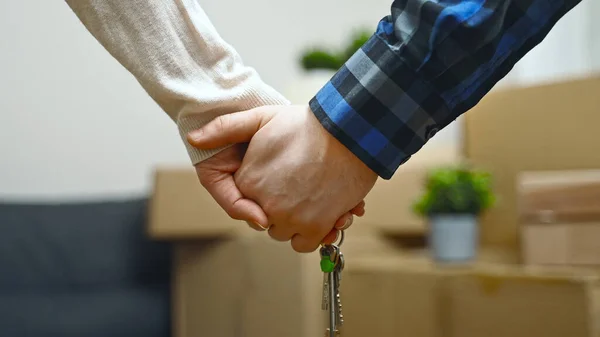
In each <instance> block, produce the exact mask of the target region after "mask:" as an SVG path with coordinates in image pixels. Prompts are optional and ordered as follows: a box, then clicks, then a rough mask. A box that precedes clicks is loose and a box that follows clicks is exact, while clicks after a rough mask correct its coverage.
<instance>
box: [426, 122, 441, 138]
mask: <svg viewBox="0 0 600 337" xmlns="http://www.w3.org/2000/svg"><path fill="white" fill-rule="evenodd" d="M438 131H440V128H439V127H438V126H437V125H435V124H434V125H430V126H429V127H428V128H427V134H426V135H425V138H426V139H425V140H426V141H427V140H430V139H431V137H433V136H435V134H436V133H438Z"/></svg>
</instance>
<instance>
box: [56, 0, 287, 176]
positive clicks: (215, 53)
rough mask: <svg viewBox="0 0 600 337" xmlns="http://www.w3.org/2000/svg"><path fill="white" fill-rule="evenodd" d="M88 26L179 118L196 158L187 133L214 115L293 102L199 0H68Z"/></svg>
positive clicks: (200, 156) (202, 155)
mask: <svg viewBox="0 0 600 337" xmlns="http://www.w3.org/2000/svg"><path fill="white" fill-rule="evenodd" d="M66 2H67V4H68V5H69V6H70V7H71V9H72V10H73V12H75V14H76V15H77V16H78V18H79V19H80V20H81V22H82V23H83V24H84V25H85V27H86V28H87V29H88V31H89V32H90V33H91V34H92V35H93V36H94V37H95V38H96V39H97V40H98V41H99V42H100V43H101V44H102V45H103V46H104V48H105V49H106V50H107V51H108V52H109V53H110V54H111V55H112V56H113V57H114V58H115V59H116V60H117V61H118V62H119V63H121V64H122V65H123V66H124V67H125V68H126V69H127V70H128V71H129V72H130V73H131V74H132V75H133V76H134V77H135V78H136V79H137V80H138V82H139V83H140V84H141V85H142V87H143V88H144V89H145V90H146V92H147V93H148V94H149V95H150V96H151V97H152V99H153V100H154V101H155V102H156V103H158V104H159V105H160V106H161V108H162V109H163V110H164V111H165V112H166V113H167V114H168V115H169V116H170V117H171V118H172V119H173V120H174V121H175V122H176V123H177V125H178V128H179V131H180V134H181V136H182V138H183V140H184V143H185V145H186V147H187V150H188V153H189V155H190V158H191V159H192V162H193V163H194V164H196V163H198V162H200V161H202V160H204V159H206V158H208V157H210V156H211V155H212V154H214V153H215V152H217V151H218V150H213V151H202V150H198V149H195V148H193V147H192V146H190V145H189V144H188V143H187V141H185V136H186V134H187V133H188V132H189V131H191V130H193V129H197V128H199V127H200V126H202V125H204V124H206V123H207V122H208V121H210V120H212V119H213V118H214V117H216V116H218V115H222V114H226V113H231V112H237V111H242V110H247V109H250V108H253V107H257V106H261V105H270V104H288V101H287V100H286V99H285V98H284V97H283V96H282V95H280V94H279V93H278V92H276V91H275V90H274V89H273V88H271V87H270V86H268V85H266V84H265V83H263V82H262V80H261V79H260V77H259V75H258V74H257V73H256V71H255V70H254V69H252V68H251V67H247V66H245V65H244V64H243V63H242V60H241V58H240V56H239V55H238V54H237V52H236V51H235V50H234V49H233V48H232V47H231V46H230V45H228V44H227V43H226V42H225V41H224V40H223V39H222V38H221V37H220V36H219V34H218V33H217V31H216V29H215V28H214V27H213V25H212V23H211V22H210V20H209V18H208V17H207V16H206V13H205V12H204V11H203V10H202V8H201V7H200V5H199V4H198V3H197V2H196V1H192V0H143V1H141V0H140V1H123V0H66Z"/></svg>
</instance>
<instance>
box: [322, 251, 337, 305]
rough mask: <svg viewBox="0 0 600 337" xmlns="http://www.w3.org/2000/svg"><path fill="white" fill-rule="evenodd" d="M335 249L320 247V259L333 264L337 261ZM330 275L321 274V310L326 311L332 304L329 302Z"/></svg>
mask: <svg viewBox="0 0 600 337" xmlns="http://www.w3.org/2000/svg"><path fill="white" fill-rule="evenodd" d="M337 251H338V250H337V247H335V246H331V245H327V246H323V247H321V249H320V251H319V253H320V255H321V259H327V260H329V261H331V262H334V261H335V260H336V259H337ZM329 274H330V273H323V294H322V299H321V309H322V310H328V309H329V308H330V304H331V303H333V302H331V301H330V300H329V294H330V292H331V291H330V287H329V286H330V283H331V282H330V281H329Z"/></svg>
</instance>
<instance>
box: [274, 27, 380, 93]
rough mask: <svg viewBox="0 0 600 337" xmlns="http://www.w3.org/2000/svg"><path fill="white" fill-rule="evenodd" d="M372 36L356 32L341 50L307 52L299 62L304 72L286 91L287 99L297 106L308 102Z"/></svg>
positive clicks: (312, 49)
mask: <svg viewBox="0 0 600 337" xmlns="http://www.w3.org/2000/svg"><path fill="white" fill-rule="evenodd" d="M371 35H372V34H371V32H370V31H368V30H356V31H355V32H354V33H353V34H352V36H351V37H350V41H349V42H348V44H347V45H346V46H345V47H344V48H342V49H341V50H336V49H332V48H325V47H311V48H308V49H307V50H305V51H304V52H303V53H302V55H301V56H300V60H299V63H300V67H301V68H302V70H304V72H303V74H302V75H301V76H300V78H298V79H297V80H295V81H294V83H292V85H291V86H290V87H289V88H288V89H287V90H286V92H285V94H286V97H288V98H289V99H290V100H291V101H292V103H295V104H303V103H306V102H308V100H310V99H311V98H312V96H314V95H315V94H316V93H317V91H318V90H319V89H321V88H322V87H323V85H325V83H327V81H329V80H330V79H331V77H332V76H333V75H334V74H335V72H336V71H337V70H338V69H340V68H341V67H342V66H343V65H344V63H346V61H347V60H348V59H349V58H350V57H351V56H352V55H353V54H354V53H355V52H356V51H357V50H358V49H359V48H360V47H361V46H362V45H363V44H365V42H367V40H368V39H369V38H370V37H371Z"/></svg>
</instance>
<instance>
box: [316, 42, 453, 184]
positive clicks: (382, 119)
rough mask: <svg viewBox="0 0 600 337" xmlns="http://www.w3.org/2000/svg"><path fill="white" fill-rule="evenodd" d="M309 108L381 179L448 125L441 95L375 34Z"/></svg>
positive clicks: (446, 110)
mask: <svg viewBox="0 0 600 337" xmlns="http://www.w3.org/2000/svg"><path fill="white" fill-rule="evenodd" d="M309 104H310V108H311V109H312V111H313V113H314V114H315V116H316V117H317V118H318V119H319V121H320V122H321V124H322V125H323V127H325V129H327V130H328V131H329V132H330V133H331V134H332V135H333V136H334V137H336V138H337V139H338V140H339V141H340V142H341V143H342V144H344V145H345V146H346V147H347V148H348V149H349V150H350V151H352V153H354V154H355V155H356V156H357V157H358V158H359V159H360V160H362V161H363V162H364V163H365V164H366V165H367V166H368V167H369V168H371V169H372V170H373V171H375V172H376V173H377V174H378V175H379V176H380V177H381V178H383V179H390V178H391V177H392V175H393V174H394V172H395V171H396V169H397V168H398V167H399V166H400V165H402V164H403V163H405V162H406V161H407V160H409V159H410V157H411V156H412V155H413V154H414V153H416V152H417V151H418V150H419V149H420V148H421V147H422V146H423V145H425V143H426V142H427V141H428V140H429V139H430V138H431V137H433V135H435V133H436V132H437V131H438V130H440V129H441V128H443V127H444V126H446V125H447V124H448V123H449V122H450V121H449V120H448V118H449V116H450V113H449V111H448V109H447V107H446V104H445V102H444V101H443V100H442V98H441V96H440V95H439V94H438V93H437V92H436V91H435V90H434V89H433V87H432V86H431V85H429V84H428V83H427V82H426V81H424V80H423V79H422V78H421V77H420V76H419V74H418V73H417V72H416V71H415V70H414V69H412V68H410V67H409V66H408V64H407V63H406V62H404V61H403V59H402V58H400V57H399V56H398V54H397V53H396V51H395V50H393V49H392V47H391V46H390V45H389V44H387V43H386V42H385V41H384V40H382V39H381V38H380V37H379V36H378V35H373V36H372V37H371V38H370V39H369V41H368V42H367V43H366V44H365V45H363V46H362V48H361V49H359V50H358V51H357V52H356V53H355V54H354V55H353V56H352V57H351V58H350V59H349V60H348V61H347V62H346V64H345V65H344V66H343V67H342V68H341V69H340V70H339V71H338V72H337V73H336V74H335V75H334V76H333V78H332V79H331V80H330V81H329V82H328V83H327V84H325V86H324V87H323V88H322V89H321V90H320V91H319V92H318V93H317V95H316V96H315V97H313V98H312V99H311V101H310V103H309Z"/></svg>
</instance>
